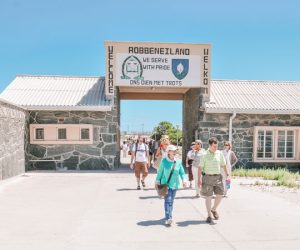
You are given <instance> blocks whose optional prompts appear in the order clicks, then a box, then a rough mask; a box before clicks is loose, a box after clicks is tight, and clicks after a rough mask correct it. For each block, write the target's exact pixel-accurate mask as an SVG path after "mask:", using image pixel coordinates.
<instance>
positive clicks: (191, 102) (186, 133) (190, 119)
mask: <svg viewBox="0 0 300 250" xmlns="http://www.w3.org/2000/svg"><path fill="white" fill-rule="evenodd" d="M201 106H202V95H201V90H200V89H190V90H189V91H187V92H186V93H185V95H184V98H183V108H182V110H183V138H182V139H183V142H182V144H183V145H182V146H183V147H182V161H183V163H184V164H185V158H186V154H187V152H188V150H190V145H191V143H192V142H193V141H194V140H195V139H196V138H195V131H196V130H197V129H198V120H200V118H199V116H200V115H201V112H200V108H201Z"/></svg>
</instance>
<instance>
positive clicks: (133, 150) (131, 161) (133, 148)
mask: <svg viewBox="0 0 300 250" xmlns="http://www.w3.org/2000/svg"><path fill="white" fill-rule="evenodd" d="M135 150H136V149H135V146H132V150H131V160H130V168H131V169H133V159H134V158H135Z"/></svg>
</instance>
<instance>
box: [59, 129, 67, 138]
mask: <svg viewBox="0 0 300 250" xmlns="http://www.w3.org/2000/svg"><path fill="white" fill-rule="evenodd" d="M57 138H58V140H67V129H66V128H59V129H57Z"/></svg>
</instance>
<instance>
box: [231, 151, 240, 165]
mask: <svg viewBox="0 0 300 250" xmlns="http://www.w3.org/2000/svg"><path fill="white" fill-rule="evenodd" d="M231 157H232V164H231V167H233V166H234V165H235V164H236V163H237V162H238V159H237V157H236V155H235V153H234V152H233V151H231Z"/></svg>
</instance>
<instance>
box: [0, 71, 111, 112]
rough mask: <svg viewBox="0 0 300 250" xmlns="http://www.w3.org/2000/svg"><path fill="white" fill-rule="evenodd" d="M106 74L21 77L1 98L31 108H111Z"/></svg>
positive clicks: (99, 109)
mask: <svg viewBox="0 0 300 250" xmlns="http://www.w3.org/2000/svg"><path fill="white" fill-rule="evenodd" d="M104 82H105V80H104V78H103V77H102V78H101V77H78V76H38V75H37V76H26V75H24V76H17V77H16V78H15V79H14V80H13V81H12V83H11V84H10V85H9V86H8V87H7V88H6V89H5V90H4V91H3V92H2V93H1V95H0V98H2V99H4V100H6V101H8V102H10V103H14V104H16V105H19V106H22V107H24V108H26V109H28V110H83V111H89V110H90V111H109V110H111V106H112V99H111V98H110V97H106V96H105V84H104Z"/></svg>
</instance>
